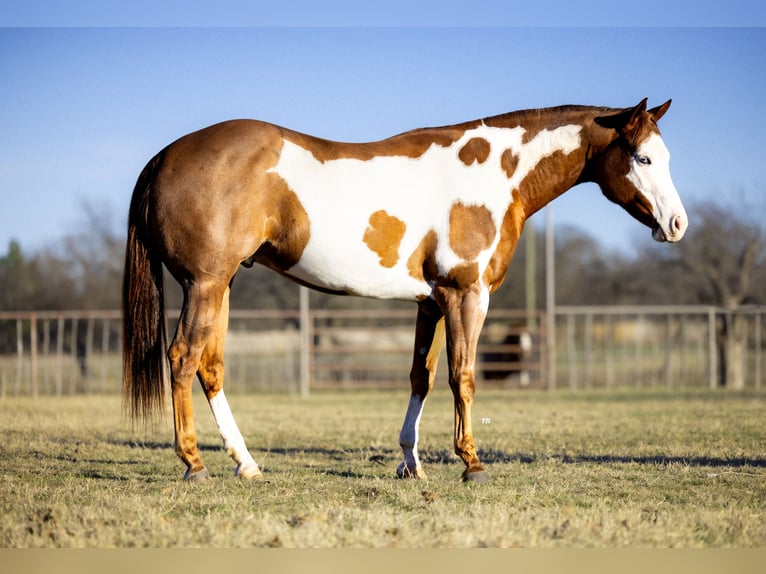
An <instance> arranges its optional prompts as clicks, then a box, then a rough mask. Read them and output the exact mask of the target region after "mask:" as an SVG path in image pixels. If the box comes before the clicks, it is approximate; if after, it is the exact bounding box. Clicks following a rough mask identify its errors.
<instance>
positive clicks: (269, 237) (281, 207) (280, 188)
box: [251, 174, 311, 271]
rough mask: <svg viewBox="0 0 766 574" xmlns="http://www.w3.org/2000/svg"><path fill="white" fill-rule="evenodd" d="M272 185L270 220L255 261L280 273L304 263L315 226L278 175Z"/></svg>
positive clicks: (264, 227)
mask: <svg viewBox="0 0 766 574" xmlns="http://www.w3.org/2000/svg"><path fill="white" fill-rule="evenodd" d="M268 175H269V176H271V177H272V178H273V181H272V182H271V183H270V185H269V191H270V193H269V196H268V203H269V206H268V213H269V215H268V217H266V219H265V221H264V225H263V243H262V244H261V245H260V246H259V247H258V250H257V251H256V252H255V253H254V254H253V256H252V258H251V260H253V261H258V262H259V263H261V264H264V265H266V266H268V267H271V268H272V269H276V270H277V271H285V270H287V269H290V267H292V266H293V265H295V264H296V263H298V261H300V258H301V255H302V254H303V250H304V249H305V248H306V244H307V243H308V242H309V237H310V236H311V222H310V221H309V216H308V213H306V210H305V209H304V207H303V204H301V202H300V200H299V199H298V196H297V195H296V194H295V192H294V191H293V190H291V189H290V188H289V187H288V186H287V184H286V183H285V181H284V180H283V179H282V178H281V177H279V176H277V175H276V174H268Z"/></svg>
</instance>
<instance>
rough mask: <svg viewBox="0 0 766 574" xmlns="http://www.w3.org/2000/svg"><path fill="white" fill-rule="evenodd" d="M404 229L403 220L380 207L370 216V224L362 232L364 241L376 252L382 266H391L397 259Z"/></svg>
mask: <svg viewBox="0 0 766 574" xmlns="http://www.w3.org/2000/svg"><path fill="white" fill-rule="evenodd" d="M406 229H407V226H406V225H405V224H404V221H402V220H401V219H399V218H397V217H394V216H393V215H389V214H388V213H386V212H385V211H384V210H382V209H381V210H380V211H376V212H375V213H373V214H372V215H371V216H370V225H369V226H368V227H367V230H366V231H365V232H364V242H365V243H366V244H367V247H369V248H370V249H371V250H372V251H374V252H375V253H377V254H378V256H379V257H380V264H381V265H382V266H383V267H393V266H394V265H396V262H397V261H399V244H400V243H401V242H402V238H403V237H404V231H405V230H406Z"/></svg>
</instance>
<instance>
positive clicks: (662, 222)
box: [627, 134, 688, 241]
mask: <svg viewBox="0 0 766 574" xmlns="http://www.w3.org/2000/svg"><path fill="white" fill-rule="evenodd" d="M627 177H628V179H629V180H630V182H631V183H632V184H633V185H634V186H635V187H636V189H638V191H639V192H640V193H641V195H643V196H644V197H645V198H646V199H647V201H648V202H649V204H650V205H651V206H652V215H654V219H655V221H656V222H657V225H658V227H656V228H655V230H654V233H653V236H654V238H655V239H656V240H657V241H678V240H679V239H681V237H683V235H684V232H685V231H686V227H687V223H688V220H687V218H686V210H685V209H684V206H683V204H682V203H681V198H680V197H679V196H678V192H677V191H676V187H675V185H673V179H672V178H671V177H670V152H668V149H667V147H665V143H664V142H663V141H662V138H661V137H660V135H659V134H652V135H651V136H649V137H648V138H647V139H646V140H644V142H643V143H641V145H639V146H638V149H637V150H636V153H635V155H634V156H633V159H632V160H631V166H630V172H629V173H628V175H627Z"/></svg>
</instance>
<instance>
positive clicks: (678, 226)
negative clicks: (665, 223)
mask: <svg viewBox="0 0 766 574" xmlns="http://www.w3.org/2000/svg"><path fill="white" fill-rule="evenodd" d="M670 225H671V226H672V227H673V229H674V230H675V231H676V232H679V231H681V230H682V229H683V227H684V221H683V218H682V217H681V216H680V215H676V216H675V217H673V219H672V221H671V222H670Z"/></svg>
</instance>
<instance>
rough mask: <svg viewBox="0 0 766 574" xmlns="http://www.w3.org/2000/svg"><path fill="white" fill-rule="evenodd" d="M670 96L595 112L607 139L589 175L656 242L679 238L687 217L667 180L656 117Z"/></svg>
mask: <svg viewBox="0 0 766 574" xmlns="http://www.w3.org/2000/svg"><path fill="white" fill-rule="evenodd" d="M669 107H670V100H668V101H667V102H665V103H664V104H662V105H661V106H658V107H656V108H652V109H650V110H647V109H646V99H644V100H642V101H641V103H639V104H638V105H637V106H635V107H633V108H628V109H625V110H622V111H620V112H618V113H614V114H610V115H604V116H600V117H597V118H596V120H595V122H596V124H597V125H598V126H600V127H601V128H606V130H608V134H609V135H608V136H607V137H608V138H611V140H610V141H609V143H608V144H607V145H606V147H605V148H603V150H602V151H601V152H600V153H598V154H597V155H596V156H595V157H594V160H595V165H594V180H595V182H596V183H597V184H598V185H599V186H600V187H601V191H602V192H603V193H604V195H605V196H606V197H607V198H608V199H609V200H611V201H613V202H615V203H617V204H619V205H621V206H622V207H623V208H624V209H625V210H626V211H627V212H628V213H630V214H631V215H632V216H633V217H634V218H635V219H637V220H638V221H640V222H641V223H643V224H645V225H646V226H648V227H650V228H651V229H652V237H654V239H655V240H657V241H671V242H675V241H678V240H680V239H681V238H682V237H683V235H684V232H685V231H686V227H687V225H688V220H687V217H686V210H685V209H684V206H683V204H682V203H681V198H680V197H679V196H678V192H677V191H676V188H675V186H674V185H673V180H672V178H671V177H670V165H669V164H670V153H669V152H668V149H667V147H665V144H664V142H663V141H662V136H661V135H660V131H659V129H658V127H657V122H658V121H659V119H660V118H661V117H662V116H663V115H664V114H665V112H666V111H667V110H668V108H669Z"/></svg>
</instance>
